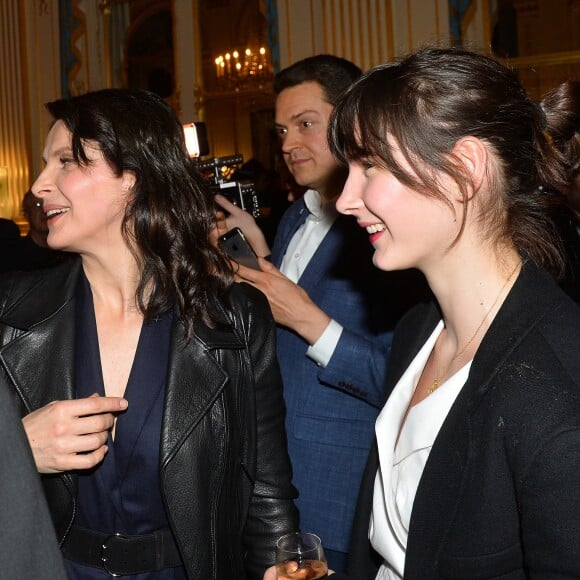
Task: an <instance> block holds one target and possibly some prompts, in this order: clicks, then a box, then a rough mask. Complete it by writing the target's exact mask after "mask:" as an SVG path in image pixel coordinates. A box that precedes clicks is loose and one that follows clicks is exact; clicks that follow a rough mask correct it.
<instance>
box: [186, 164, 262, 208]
mask: <svg viewBox="0 0 580 580" xmlns="http://www.w3.org/2000/svg"><path fill="white" fill-rule="evenodd" d="M243 162H244V158H243V156H242V155H239V154H237V155H229V156H227V157H213V158H212V159H199V158H196V159H195V166H196V168H197V170H198V171H199V172H200V174H201V175H202V177H204V178H205V179H206V181H207V182H208V185H209V189H210V191H211V192H212V194H214V195H215V194H216V193H219V194H221V195H223V196H224V197H225V198H226V199H227V200H228V201H230V202H231V203H233V204H234V205H237V206H238V207H239V208H241V209H243V210H245V211H247V212H248V213H250V214H252V215H253V216H254V218H259V217H260V205H259V202H258V194H257V192H256V187H255V185H254V184H253V183H252V182H251V181H246V180H232V179H230V177H231V176H232V175H235V171H234V168H235V167H237V166H239V165H241V164H242V163H243Z"/></svg>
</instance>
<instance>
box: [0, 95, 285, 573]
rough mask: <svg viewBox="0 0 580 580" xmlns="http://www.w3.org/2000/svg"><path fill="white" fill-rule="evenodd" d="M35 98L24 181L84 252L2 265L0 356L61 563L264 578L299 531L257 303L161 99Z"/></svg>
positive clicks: (269, 329)
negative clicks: (39, 121) (15, 266)
mask: <svg viewBox="0 0 580 580" xmlns="http://www.w3.org/2000/svg"><path fill="white" fill-rule="evenodd" d="M47 107H48V110H49V112H50V113H51V115H52V117H53V119H54V123H53V125H52V128H51V129H50V131H49V133H48V137H47V140H46V146H45V149H44V154H43V157H44V161H45V167H44V169H43V171H42V172H41V174H40V175H39V177H38V179H37V180H36V182H35V183H34V185H33V186H32V191H33V193H34V195H35V196H37V197H38V198H39V199H40V200H41V201H42V206H43V209H44V212H45V213H46V216H47V220H48V227H49V234H48V244H49V246H50V247H51V248H54V249H58V250H64V251H67V252H74V253H76V254H78V255H79V259H77V260H72V261H70V263H66V264H62V265H60V266H57V267H55V268H51V269H49V270H46V271H39V272H36V273H30V274H18V275H12V276H10V277H7V278H4V279H2V281H1V282H0V295H1V307H0V338H1V342H2V353H3V355H2V361H1V363H0V364H1V365H2V367H3V370H4V372H3V373H2V378H1V380H2V381H4V382H6V383H7V385H8V387H9V388H12V390H13V391H14V392H15V394H16V396H17V398H18V399H19V402H20V405H21V408H22V414H23V415H24V418H23V423H24V428H25V430H26V433H27V435H28V439H29V441H30V445H31V448H32V452H33V455H34V459H35V462H36V465H37V468H38V471H39V472H40V473H41V475H42V481H43V484H44V489H45V494H46V497H47V500H48V503H49V507H50V510H51V512H52V516H53V520H54V524H55V527H56V530H57V535H58V537H59V540H60V542H61V545H62V551H63V555H64V557H65V563H66V568H67V572H68V574H69V578H79V579H80V578H82V579H87V578H91V579H93V578H94V579H97V578H109V577H110V576H111V574H115V575H122V576H124V575H130V576H131V578H135V579H138V580H141V579H143V580H145V579H153V578H155V579H169V578H171V579H182V578H189V579H195V580H202V579H203V580H206V579H208V578H213V579H224V580H225V579H228V580H229V579H231V578H240V579H242V578H260V577H261V574H262V573H263V570H264V569H265V568H266V567H267V566H268V565H270V564H271V563H272V562H273V560H274V559H275V544H276V540H277V538H278V537H279V536H280V535H281V534H283V533H286V532H288V531H292V530H294V529H295V528H296V513H295V508H294V506H293V498H294V496H295V491H294V489H293V487H292V485H291V483H290V479H291V473H290V464H289V460H288V456H287V452H286V440H285V433H284V423H283V422H284V403H283V398H282V389H281V381H280V376H279V371H278V367H277V363H276V359H275V354H274V338H273V337H274V324H273V321H272V318H271V314H270V312H269V309H268V306H267V302H266V301H265V299H264V298H263V297H262V296H261V295H260V294H259V293H258V292H256V291H255V290H253V289H252V288H250V287H248V286H246V285H242V284H232V278H233V275H232V271H231V269H230V266H229V264H228V262H227V260H225V259H224V257H223V256H222V255H221V254H220V253H218V251H217V250H216V249H215V247H214V245H213V244H212V243H211V242H210V240H209V233H210V230H211V227H212V219H213V206H212V201H211V198H210V197H209V196H208V194H207V193H206V191H205V189H204V187H203V184H202V182H200V180H199V178H198V177H197V175H196V173H195V171H194V169H193V166H192V163H191V161H190V159H189V157H188V156H187V153H186V149H185V144H184V138H183V132H182V129H181V125H180V123H179V121H178V119H177V117H176V115H175V114H174V113H173V111H172V110H171V109H170V107H169V106H168V105H167V104H166V103H165V102H164V101H163V100H162V99H161V98H159V97H157V96H156V95H154V94H152V93H149V92H146V91H129V90H120V89H119V90H117V89H111V90H103V91H98V92H93V93H87V94H85V95H81V96H78V97H73V98H71V99H66V100H59V101H55V102H52V103H49V104H48V105H47Z"/></svg>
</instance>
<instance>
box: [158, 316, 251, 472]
mask: <svg viewBox="0 0 580 580" xmlns="http://www.w3.org/2000/svg"><path fill="white" fill-rule="evenodd" d="M243 347H244V343H243V341H241V340H240V339H239V338H238V336H237V335H236V334H235V333H234V332H233V331H232V330H229V331H228V330H217V329H210V328H208V327H206V326H202V325H199V327H198V328H197V329H196V332H195V334H194V336H193V337H192V338H191V340H189V342H185V339H184V328H183V324H182V323H181V322H179V321H177V320H176V321H175V322H174V325H173V329H172V337H171V347H170V358H169V367H168V377H167V392H166V395H165V407H164V411H163V424H162V427H161V451H160V453H161V456H160V462H161V467H162V469H163V468H164V467H165V466H166V464H167V462H168V461H170V459H171V457H172V455H173V453H174V452H175V450H176V449H177V448H178V447H179V446H180V444H181V443H182V442H183V440H184V439H186V438H187V437H188V436H189V435H190V433H191V432H192V430H193V429H195V427H196V425H197V424H198V423H199V421H200V420H201V419H202V418H203V417H204V415H205V414H206V413H207V412H208V411H209V409H210V408H211V406H212V405H213V403H214V401H215V400H216V398H217V397H218V396H219V395H220V393H221V392H222V390H223V389H224V387H225V386H226V384H227V383H228V375H227V373H226V372H225V370H224V369H223V367H222V365H221V363H220V354H219V349H220V348H229V349H231V348H234V349H242V348H243ZM212 351H217V354H216V353H215V352H212Z"/></svg>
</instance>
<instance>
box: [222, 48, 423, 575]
mask: <svg viewBox="0 0 580 580" xmlns="http://www.w3.org/2000/svg"><path fill="white" fill-rule="evenodd" d="M360 74H361V71H360V69H359V68H358V67H357V66H355V65H354V64H353V63H351V62H349V61H347V60H345V59H342V58H339V57H336V56H331V55H318V56H314V57H310V58H307V59H304V60H302V61H299V62H297V63H295V64H294V65H292V66H290V67H288V68H286V69H284V70H282V71H281V72H280V73H278V74H277V75H276V78H275V80H274V91H275V93H276V95H277V99H276V129H277V132H278V135H279V138H280V142H281V146H282V154H283V156H284V160H285V162H286V164H287V166H288V169H289V170H290V172H291V173H292V175H293V177H294V179H295V180H296V182H297V183H298V184H299V185H302V186H306V187H308V188H309V189H308V191H306V193H305V194H304V196H303V197H302V198H301V199H299V200H298V201H297V202H295V203H294V205H292V206H291V207H290V208H289V209H288V210H287V212H286V213H285V214H284V216H283V218H282V220H281V222H280V225H279V227H278V231H277V233H276V237H275V240H274V246H273V248H272V252H271V259H270V261H267V260H264V259H262V260H260V267H261V271H257V270H251V269H249V268H244V267H243V266H240V269H239V271H238V274H239V275H240V277H241V278H242V279H243V280H245V281H247V282H249V283H251V284H253V285H254V286H256V287H257V288H259V289H260V290H261V291H262V292H264V294H265V295H266V296H267V297H268V300H269V302H270V306H271V308H272V312H273V314H274V317H275V319H276V322H277V323H278V325H279V330H278V358H279V361H280V367H281V370H282V377H283V380H284V394H285V400H286V406H287V419H286V427H287V432H288V447H289V452H290V457H291V459H292V465H293V469H294V479H293V483H294V485H295V486H296V487H297V488H298V490H299V493H300V495H299V498H298V500H297V505H298V508H299V510H300V519H301V528H302V530H304V531H309V532H314V533H316V534H317V535H319V536H320V537H321V538H322V541H323V544H324V546H325V551H326V555H327V557H328V561H329V566H330V567H331V568H332V569H333V570H336V571H339V570H343V569H344V566H345V562H346V555H347V554H346V552H347V549H348V541H349V536H350V529H351V525H352V519H353V515H354V508H355V504H356V499H357V494H358V490H359V486H360V481H361V477H362V472H363V469H364V466H365V462H366V458H367V455H368V450H369V448H370V446H371V443H372V441H373V437H374V421H375V418H376V416H377V414H378V411H379V409H380V407H381V406H382V403H383V402H384V399H385V396H386V393H385V389H384V385H385V375H386V368H387V362H388V358H389V352H390V345H391V338H392V330H393V327H394V324H395V323H396V321H397V320H398V318H399V317H400V316H401V314H402V313H403V312H404V311H406V310H407V309H408V308H409V307H410V306H411V305H412V303H413V302H414V297H415V296H416V295H417V294H418V292H419V291H420V290H422V289H423V288H424V286H423V284H424V281H423V280H422V278H420V277H419V275H418V273H413V274H411V273H409V272H407V273H394V274H392V273H390V274H386V273H384V272H381V271H380V270H378V269H376V268H374V267H373V265H372V262H371V256H372V252H373V250H372V246H371V245H370V244H369V241H368V233H367V232H366V230H365V229H363V228H362V227H360V226H359V225H357V223H356V222H355V221H354V220H353V219H352V218H349V217H346V216H340V215H338V213H337V212H336V209H335V201H336V199H337V198H338V196H339V195H340V193H341V191H342V187H343V185H344V182H345V179H346V174H347V172H346V169H345V168H342V167H340V166H338V164H337V162H336V160H335V159H334V158H333V157H332V155H331V153H330V151H329V148H328V142H327V136H326V131H327V126H328V120H329V117H330V114H331V113H332V110H333V108H334V105H335V104H336V102H337V99H338V98H339V96H340V95H341V94H342V92H343V91H345V90H346V89H347V88H348V87H349V86H350V84H351V83H352V82H354V80H356V79H357V78H358V77H359V76H360ZM216 200H217V202H218V204H220V205H221V206H222V207H223V208H224V209H226V210H227V211H228V212H229V215H228V218H227V220H226V223H227V227H228V228H231V227H234V226H238V227H240V229H242V231H243V232H244V234H245V235H246V238H247V239H248V240H249V241H250V243H251V244H252V246H253V248H254V250H255V251H256V253H257V254H258V255H259V256H261V257H267V256H269V255H270V249H269V247H268V245H267V243H266V241H265V239H264V236H263V235H262V233H261V232H260V230H259V228H258V226H257V225H256V222H255V221H254V220H253V218H252V217H251V216H250V215H249V214H247V213H246V212H243V211H241V210H240V209H238V208H237V207H235V206H233V205H232V204H230V203H229V202H228V201H227V200H226V199H225V198H224V197H222V196H217V197H216ZM360 225H362V226H364V224H360ZM415 274H416V275H415Z"/></svg>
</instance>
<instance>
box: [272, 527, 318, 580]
mask: <svg viewBox="0 0 580 580" xmlns="http://www.w3.org/2000/svg"><path fill="white" fill-rule="evenodd" d="M276 571H277V573H278V580H317V579H318V578H324V577H325V576H326V575H327V573H328V566H327V564H326V556H325V555H324V549H323V548H322V542H321V541H320V538H319V537H318V536H316V535H315V534H310V533H301V532H296V533H294V534H287V535H286V536H282V537H281V538H280V539H279V540H278V544H277V547H276Z"/></svg>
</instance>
